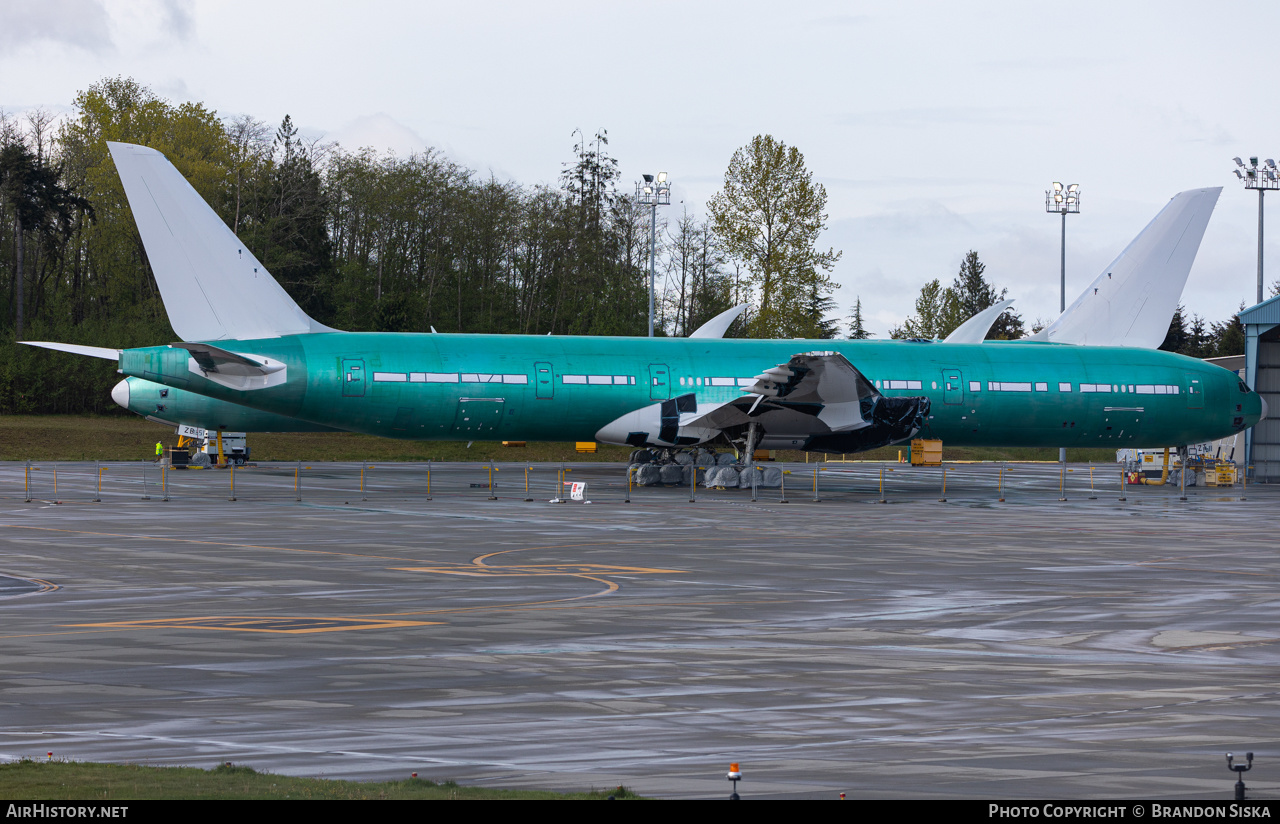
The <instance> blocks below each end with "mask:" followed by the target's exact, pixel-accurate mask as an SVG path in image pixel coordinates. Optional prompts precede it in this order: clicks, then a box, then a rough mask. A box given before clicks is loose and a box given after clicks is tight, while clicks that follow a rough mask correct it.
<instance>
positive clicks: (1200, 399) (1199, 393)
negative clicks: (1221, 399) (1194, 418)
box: [1186, 372, 1204, 409]
mask: <svg viewBox="0 0 1280 824" xmlns="http://www.w3.org/2000/svg"><path fill="white" fill-rule="evenodd" d="M1186 378H1187V380H1186V384H1187V408H1188V409H1203V408H1204V384H1203V383H1202V382H1201V381H1200V379H1199V378H1197V377H1196V376H1195V375H1192V374H1191V373H1190V372H1187V373H1186Z"/></svg>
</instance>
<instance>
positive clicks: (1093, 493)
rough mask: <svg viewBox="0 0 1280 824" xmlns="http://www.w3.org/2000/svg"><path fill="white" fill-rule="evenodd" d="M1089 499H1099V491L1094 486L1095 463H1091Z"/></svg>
mask: <svg viewBox="0 0 1280 824" xmlns="http://www.w3.org/2000/svg"><path fill="white" fill-rule="evenodd" d="M1089 500H1091V501H1096V500H1098V491H1097V490H1096V489H1094V488H1093V464H1092V463H1090V464H1089Z"/></svg>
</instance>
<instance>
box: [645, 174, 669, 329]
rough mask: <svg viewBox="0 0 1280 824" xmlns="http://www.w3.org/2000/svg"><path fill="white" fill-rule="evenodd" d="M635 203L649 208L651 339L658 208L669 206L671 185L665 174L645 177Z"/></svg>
mask: <svg viewBox="0 0 1280 824" xmlns="http://www.w3.org/2000/svg"><path fill="white" fill-rule="evenodd" d="M636 202H637V203H639V204H641V205H643V206H648V207H649V337H653V267H654V260H655V258H656V257H657V254H658V207H659V206H670V205H671V184H670V183H669V182H668V181H667V173H666V172H658V179H657V180H654V178H653V175H645V176H644V182H643V183H637V184H636Z"/></svg>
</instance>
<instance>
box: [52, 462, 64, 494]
mask: <svg viewBox="0 0 1280 824" xmlns="http://www.w3.org/2000/svg"><path fill="white" fill-rule="evenodd" d="M53 502H54V503H55V504H58V503H62V502H61V501H59V500H58V465H57V464H54V465H53Z"/></svg>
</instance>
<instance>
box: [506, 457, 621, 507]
mask: <svg viewBox="0 0 1280 824" xmlns="http://www.w3.org/2000/svg"><path fill="white" fill-rule="evenodd" d="M630 499H631V495H630V494H629V492H628V495H627V502H628V503H630ZM532 500H533V498H532V497H530V496H529V464H528V462H526V463H525V465H524V502H525V503H529V502H530V501H532Z"/></svg>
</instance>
